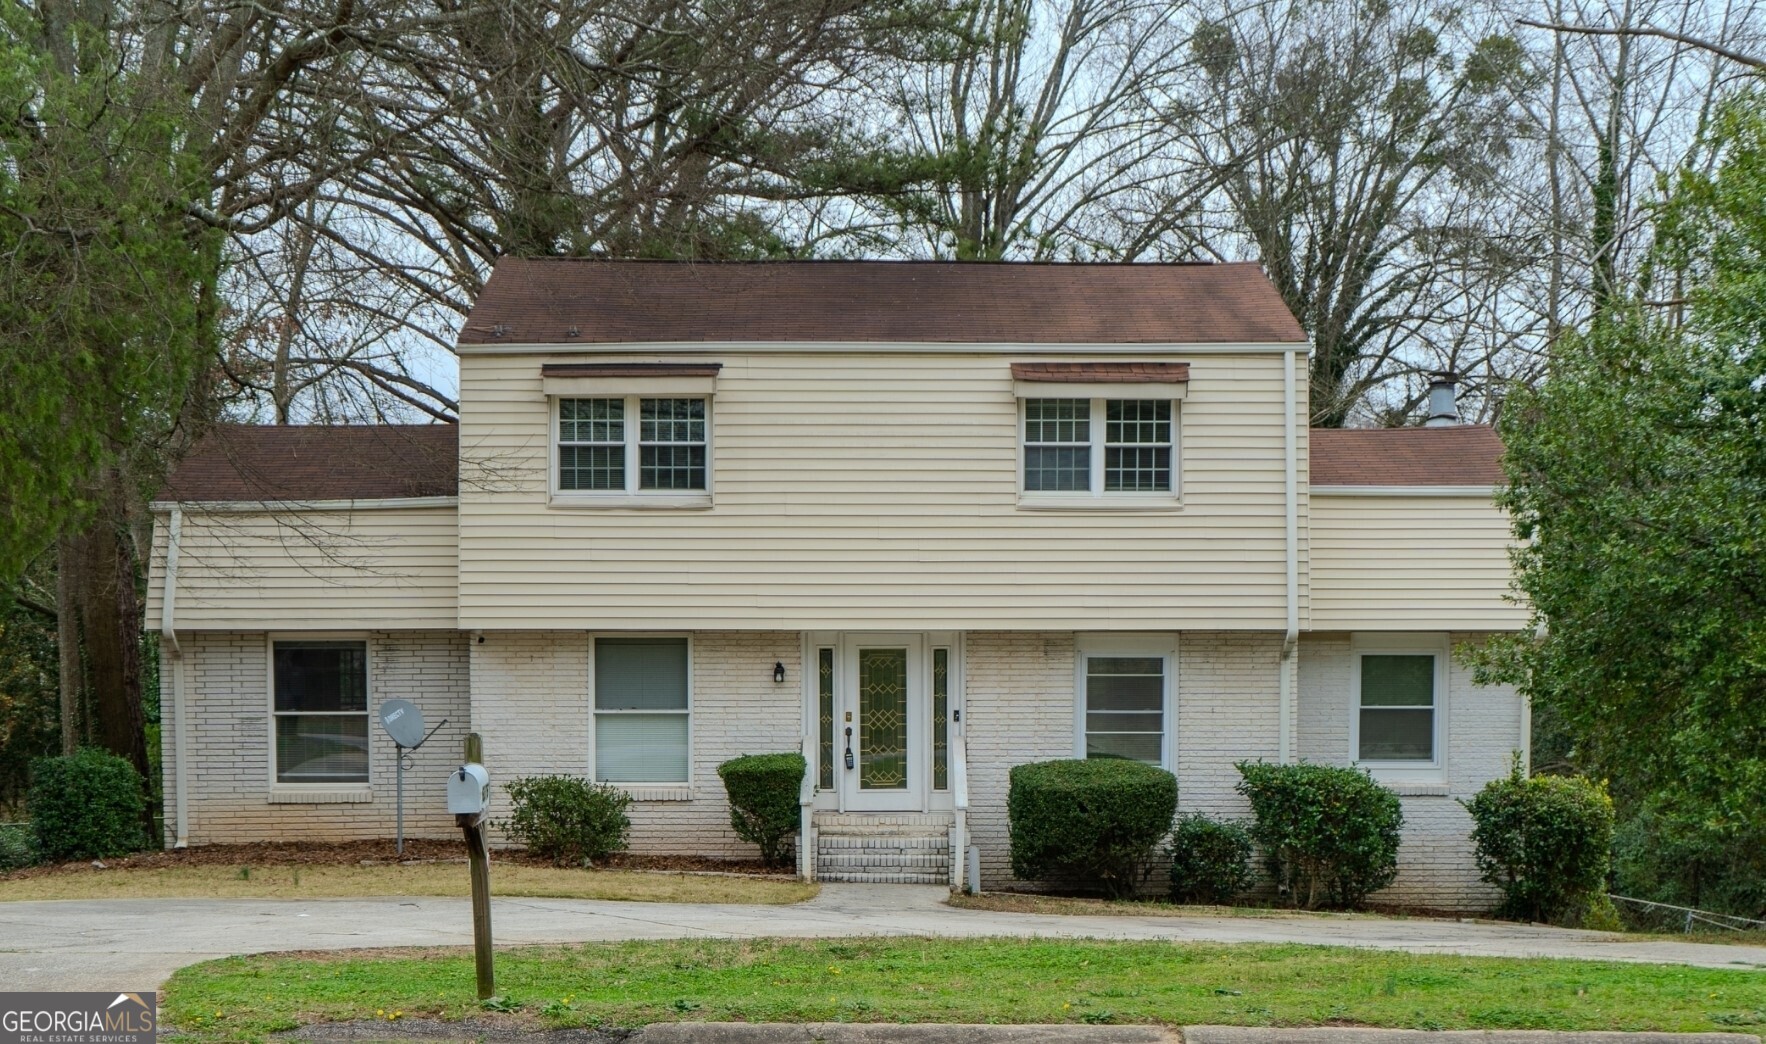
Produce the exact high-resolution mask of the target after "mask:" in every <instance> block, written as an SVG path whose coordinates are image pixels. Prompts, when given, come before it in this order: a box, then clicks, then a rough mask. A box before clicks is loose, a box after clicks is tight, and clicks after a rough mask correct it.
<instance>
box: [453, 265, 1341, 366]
mask: <svg viewBox="0 0 1766 1044" xmlns="http://www.w3.org/2000/svg"><path fill="white" fill-rule="evenodd" d="M1305 339H1306V335H1305V333H1304V332H1302V331H1301V329H1300V324H1299V323H1298V322H1297V321H1295V319H1294V316H1293V313H1292V312H1290V311H1288V307H1287V305H1285V304H1283V303H1282V299H1281V295H1280V294H1278V293H1277V292H1276V289H1275V286H1274V285H1273V284H1271V283H1270V281H1269V280H1268V279H1267V278H1266V277H1265V276H1264V274H1263V270H1262V268H1260V267H1259V266H1257V265H1255V264H1250V263H1234V264H1131V265H1124V264H1015V263H995V264H985V263H956V262H941V261H762V262H686V261H591V260H576V259H563V258H504V259H503V260H501V261H499V262H497V267H496V270H495V271H494V272H492V273H491V278H490V281H489V282H487V283H486V284H485V288H484V291H483V293H481V294H479V297H478V302H477V303H476V304H475V305H474V306H473V309H472V314H471V315H470V316H469V317H468V318H467V320H466V326H465V328H464V329H462V330H461V331H460V343H461V344H462V345H472V344H596V343H603V344H604V343H635V342H680V341H687V342H698V341H734V342H741V341H779V342H791V341H828V342H871V343H877V342H911V341H925V342H952V343H970V344H974V343H984V344H985V343H995V344H1002V343H1020V344H1204V343H1235V344H1268V343H1292V342H1300V341H1304V340H1305Z"/></svg>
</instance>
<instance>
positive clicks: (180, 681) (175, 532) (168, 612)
mask: <svg viewBox="0 0 1766 1044" xmlns="http://www.w3.org/2000/svg"><path fill="white" fill-rule="evenodd" d="M183 537H184V509H183V508H181V507H179V506H178V505H176V504H173V505H172V512H171V517H170V519H169V520H168V521H167V523H166V582H165V590H164V591H163V592H162V593H161V595H160V613H159V634H160V648H161V649H162V650H163V649H166V648H168V647H169V648H170V649H171V668H172V672H171V673H172V677H171V683H172V684H171V694H172V752H173V753H172V786H173V788H174V789H175V790H176V794H175V795H174V797H173V802H172V810H173V812H172V814H173V817H174V818H175V819H176V820H177V840H176V841H175V842H174V843H173V847H174V848H189V847H190V836H189V834H190V831H189V824H190V786H189V781H188V772H187V771H186V766H187V765H188V763H189V760H190V759H189V753H190V748H189V737H190V731H189V719H190V715H189V714H188V713H187V712H186V710H185V707H184V649H183V647H182V646H180V645H179V644H178V629H177V619H176V617H177V604H178V545H179V544H180V542H181V541H182V540H183ZM165 691H166V687H165V686H164V684H163V682H162V685H161V688H160V697H161V700H162V705H163V700H164V697H165Z"/></svg>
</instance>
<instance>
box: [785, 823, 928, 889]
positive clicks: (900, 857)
mask: <svg viewBox="0 0 1766 1044" xmlns="http://www.w3.org/2000/svg"><path fill="white" fill-rule="evenodd" d="M954 820H955V817H954V816H952V815H951V814H950V813H948V812H929V813H928V812H871V813H867V812H844V813H842V812H817V813H816V814H815V820H814V822H815V827H816V876H817V877H818V878H820V879H821V880H824V881H856V882H868V883H873V884H947V883H949V881H950V867H951V862H950V829H951V824H952V823H953V822H954Z"/></svg>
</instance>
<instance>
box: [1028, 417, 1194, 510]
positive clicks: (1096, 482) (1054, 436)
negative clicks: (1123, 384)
mask: <svg viewBox="0 0 1766 1044" xmlns="http://www.w3.org/2000/svg"><path fill="white" fill-rule="evenodd" d="M1023 403H1024V428H1023V435H1024V492H1025V493H1026V494H1031V495H1036V494H1055V495H1065V496H1067V497H1117V496H1127V497H1133V496H1135V495H1137V494H1143V495H1151V496H1153V497H1169V496H1171V495H1172V494H1173V493H1174V492H1175V490H1176V481H1175V468H1174V458H1175V452H1174V451H1175V449H1176V445H1177V442H1176V429H1175V424H1174V421H1173V416H1172V403H1171V401H1170V400H1168V399H1024V400H1023Z"/></svg>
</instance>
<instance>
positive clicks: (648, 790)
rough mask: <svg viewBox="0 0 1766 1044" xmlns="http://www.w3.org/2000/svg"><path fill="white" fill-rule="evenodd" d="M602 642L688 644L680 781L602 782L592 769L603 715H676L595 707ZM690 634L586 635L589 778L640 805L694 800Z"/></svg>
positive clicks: (692, 665) (692, 651) (693, 655)
mask: <svg viewBox="0 0 1766 1044" xmlns="http://www.w3.org/2000/svg"><path fill="white" fill-rule="evenodd" d="M602 638H685V639H686V640H687V709H686V711H685V714H686V718H687V778H686V779H683V780H656V781H650V780H644V781H640V782H631V783H622V782H618V781H615V780H603V779H601V778H600V776H599V775H598V774H597V770H596V765H595V753H596V747H597V745H598V744H599V742H600V740H599V738H598V737H599V735H600V731H599V729H598V727H597V723H598V722H599V720H600V716H601V715H603V714H675V713H681V712H677V711H655V710H605V711H604V710H602V709H600V707H598V706H596V703H595V653H596V644H595V643H596V642H598V641H599V640H600V639H602ZM696 659H697V657H696V656H695V654H694V643H693V634H692V632H691V631H596V632H593V633H591V634H590V635H589V678H588V689H589V742H588V777H589V779H590V780H591V781H592V782H595V783H605V784H606V785H607V786H610V787H618V788H619V789H621V790H623V791H625V792H626V793H628V794H630V795H631V796H632V797H633V798H634V799H637V800H641V801H686V800H691V798H692V796H693V778H692V777H693V766H694V764H695V763H694V760H693V754H694V740H695V731H694V728H693V715H694V711H693V706H694V704H695V703H696V702H697V701H696V700H695V699H694V698H693V691H694V683H695V671H694V661H695V660H696Z"/></svg>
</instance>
